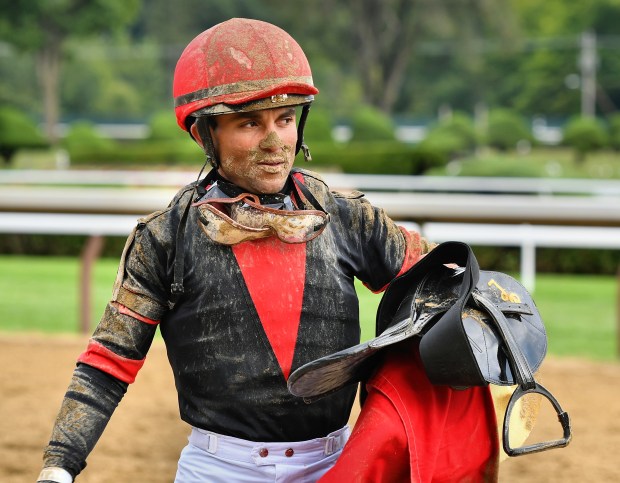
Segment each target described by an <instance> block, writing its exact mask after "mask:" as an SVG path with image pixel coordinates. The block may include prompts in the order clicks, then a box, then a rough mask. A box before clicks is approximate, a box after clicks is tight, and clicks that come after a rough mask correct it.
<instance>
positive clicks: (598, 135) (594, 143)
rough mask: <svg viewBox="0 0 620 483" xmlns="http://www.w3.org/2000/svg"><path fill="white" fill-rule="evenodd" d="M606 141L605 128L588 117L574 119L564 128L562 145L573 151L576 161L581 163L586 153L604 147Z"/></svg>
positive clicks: (597, 121) (596, 120)
mask: <svg viewBox="0 0 620 483" xmlns="http://www.w3.org/2000/svg"><path fill="white" fill-rule="evenodd" d="M607 141H608V136H607V131H606V129H605V126H604V125H603V124H602V123H601V122H600V121H599V120H598V119H594V118H590V117H574V118H572V119H571V120H570V121H569V122H568V123H567V124H566V126H565V128H564V140H563V142H564V144H565V145H566V146H570V147H572V148H573V149H574V150H575V156H576V159H577V160H578V161H583V160H584V159H585V157H586V155H587V154H588V153H591V152H592V151H597V150H599V149H601V148H603V147H605V146H606V144H607Z"/></svg>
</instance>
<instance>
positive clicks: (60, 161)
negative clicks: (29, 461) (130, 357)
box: [0, 0, 620, 358]
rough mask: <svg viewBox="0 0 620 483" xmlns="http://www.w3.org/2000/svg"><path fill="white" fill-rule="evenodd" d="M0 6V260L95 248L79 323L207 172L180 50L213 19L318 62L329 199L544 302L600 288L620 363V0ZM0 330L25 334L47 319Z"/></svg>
mask: <svg viewBox="0 0 620 483" xmlns="http://www.w3.org/2000/svg"><path fill="white" fill-rule="evenodd" d="M0 6H1V11H2V16H1V17H0V158H1V161H0V166H1V168H2V169H0V215H2V216H1V217H0V220H4V222H3V223H4V225H0V254H5V255H7V256H8V258H4V259H3V260H4V263H15V258H11V256H13V257H14V256H18V255H21V256H30V257H31V256H44V257H48V258H49V256H50V255H53V256H55V257H61V256H66V257H69V258H70V259H71V260H72V261H73V262H75V263H77V262H78V260H77V259H76V257H77V256H78V255H81V256H82V260H81V264H80V265H79V268H78V269H79V270H81V271H82V272H81V283H82V285H81V286H82V287H85V288H83V289H82V292H81V293H80V292H77V293H76V294H75V298H76V301H75V302H72V304H73V305H75V304H77V305H80V304H81V305H84V306H83V307H81V308H80V309H79V314H76V312H78V311H73V312H71V315H70V316H68V317H65V318H64V320H66V319H67V318H68V319H70V320H72V321H74V320H75V318H76V317H79V318H81V319H82V329H83V330H84V331H85V332H88V331H89V330H90V328H91V320H90V319H91V318H93V319H94V320H95V321H96V318H97V317H98V315H96V316H95V315H91V312H92V313H93V314H98V313H99V311H100V309H101V305H100V303H97V302H95V304H94V308H91V295H92V296H93V297H96V293H95V294H94V295H93V293H94V292H96V290H97V289H96V286H95V288H92V287H91V286H90V284H91V281H92V280H91V279H92V277H94V276H96V273H95V275H93V270H95V269H97V267H99V265H97V264H95V263H94V261H95V260H97V259H98V258H99V257H103V260H104V261H103V263H105V261H106V259H110V260H112V262H111V264H112V265H114V264H115V263H116V260H118V257H119V256H120V253H121V250H122V247H123V244H124V240H125V236H126V234H127V233H129V231H130V230H131V227H132V225H133V224H134V223H135V219H136V218H137V217H138V216H140V215H144V214H146V213H149V212H151V211H154V210H156V209H160V208H161V207H163V206H165V205H166V204H167V203H168V200H169V199H171V196H173V194H174V192H175V191H176V190H177V189H178V188H179V187H180V186H183V185H184V184H186V183H188V182H191V181H192V180H193V179H195V176H196V175H197V171H198V169H199V167H200V165H201V164H202V161H203V160H202V153H201V151H200V150H199V149H198V148H197V147H196V145H195V144H194V143H193V141H191V140H190V138H189V136H188V135H187V134H186V133H184V132H183V131H181V130H180V129H179V128H178V127H177V126H176V122H175V118H174V112H173V107H172V96H171V83H172V75H173V71H174V67H175V64H176V60H177V59H178V57H179V55H180V53H181V52H182V50H183V48H184V47H185V45H186V44H187V43H188V42H189V41H190V40H191V39H192V38H193V37H194V36H195V35H197V34H198V33H200V32H202V31H203V30H205V29H207V28H209V27H210V26H212V25H214V24H216V23H218V22H221V21H224V20H226V19H228V18H231V17H252V18H257V19H263V20H266V21H269V22H272V23H275V24H277V25H279V26H281V27H282V28H284V29H285V30H287V31H289V32H290V33H291V34H292V35H293V37H295V38H296V39H297V40H298V41H299V43H300V44H301V45H302V47H303V48H304V50H305V51H306V53H307V56H308V57H309V59H310V63H311V65H312V69H313V74H314V79H315V84H316V85H317V86H318V88H319V89H320V94H319V95H318V96H317V99H316V101H315V103H314V104H313V107H312V110H311V115H310V118H309V122H308V125H307V128H306V140H307V142H308V144H309V145H310V147H311V150H312V155H313V161H312V163H311V165H309V166H310V167H311V169H314V170H317V171H320V172H322V173H324V175H325V176H326V178H327V179H328V181H330V182H331V184H332V186H333V187H334V188H337V189H338V188H342V189H353V188H357V189H361V190H363V191H365V192H367V194H368V197H369V198H370V199H371V201H375V202H376V203H377V204H379V205H381V206H384V207H385V208H386V210H387V211H388V213H389V214H390V215H392V216H393V217H394V218H395V219H397V220H399V221H401V222H402V223H405V224H409V225H408V226H411V227H413V228H416V229H419V230H420V231H422V232H423V233H424V234H425V235H426V236H427V237H429V238H431V239H433V240H435V241H443V240H444V239H460V240H463V241H467V242H470V243H471V244H474V245H476V250H477V251H476V253H477V255H478V257H479V258H480V264H481V266H482V267H483V268H487V269H498V270H503V271H510V272H514V273H518V274H519V275H520V277H521V280H522V281H523V282H524V284H525V285H526V286H527V287H528V288H529V289H530V290H532V291H533V290H535V289H536V290H538V291H539V292H540V291H541V290H542V291H544V290H545V279H544V278H543V279H541V278H540V277H541V274H552V275H553V276H558V275H571V276H573V275H583V276H596V277H603V278H598V279H597V280H599V281H600V283H602V284H603V286H602V287H599V286H598V285H596V288H595V289H593V295H591V296H590V295H587V296H584V297H583V298H585V299H592V300H595V302H593V303H594V304H595V306H597V307H599V308H600V307H605V309H606V312H605V313H604V314H602V315H601V317H600V318H599V319H600V320H602V322H601V321H599V324H598V325H597V327H599V329H597V330H599V332H597V334H598V338H599V339H600V342H601V344H602V345H603V346H604V347H605V349H604V351H602V353H603V354H605V357H607V358H608V357H613V356H614V355H615V353H616V347H615V346H616V337H614V331H615V330H614V327H615V325H616V318H617V317H616V315H615V312H616V303H615V294H614V290H615V287H616V281H615V279H616V273H617V271H618V267H619V265H620V251H619V250H618V248H620V232H619V231H618V230H620V228H618V227H619V226H620V203H618V201H619V200H620V181H619V179H620V157H619V155H618V154H619V153H618V150H620V112H619V111H618V108H619V107H620V33H619V32H617V25H620V2H619V1H618V0H592V1H590V2H581V3H575V2H572V1H570V0H550V1H547V2H544V3H543V4H541V3H540V2H537V1H534V0H501V1H500V0H467V1H465V0H409V1H406V0H385V1H379V0H363V1H361V0H350V1H336V0H315V1H307V2H301V3H299V2H284V1H276V0H254V1H245V0H230V1H226V2H221V1H211V0H181V1H178V2H168V1H165V0H107V1H105V2H103V1H88V2H84V1H79V0H63V1H54V2H48V1H42V0H11V1H8V0H1V1H0ZM300 163H302V161H298V164H300ZM42 213H43V214H46V217H45V218H40V217H37V216H38V215H40V214H42ZM68 214H73V215H78V214H81V215H88V216H87V217H86V218H75V217H74V218H67V217H66V215H68ZM94 214H96V215H115V216H116V218H105V219H104V218H101V217H100V218H97V217H95V218H93V215H94ZM52 215H55V216H56V218H54V217H53V216H52ZM121 215H124V216H125V218H122V216H121ZM59 216H61V217H60V218H59ZM62 216H64V218H63V217H62ZM31 260H36V263H35V268H33V270H34V271H35V272H36V270H37V269H40V267H41V266H42V265H41V263H42V262H41V260H39V259H35V258H25V260H24V261H20V262H19V266H22V267H23V266H25V265H24V264H26V263H27V262H28V261H31ZM47 261H48V262H49V260H47ZM8 270H9V269H8V268H6V269H5V270H4V273H5V274H6V273H9V271H8ZM25 273H26V270H22V275H23V276H25V275H24V274H25ZM109 273H112V270H110V272H109ZM111 276H112V275H111ZM34 277H35V278H36V279H38V280H39V281H40V282H41V283H42V282H43V281H44V280H45V279H46V278H45V277H43V276H42V277H36V274H35V275H34ZM2 279H3V280H4V283H5V284H6V286H7V287H6V290H8V291H10V290H16V289H15V287H17V286H16V285H15V283H14V281H10V280H9V278H7V277H4V276H3V277H2ZM69 279H71V277H69ZM28 280H29V279H28ZM571 282H573V283H575V284H576V286H578V287H583V286H588V287H594V285H592V283H587V284H584V283H582V282H583V279H575V278H571V279H569V280H568V281H564V282H563V283H562V284H560V285H562V286H566V284H567V283H571ZM24 283H29V282H24ZM550 286H551V287H552V288H551V289H550V290H551V291H552V292H553V290H554V289H555V288H556V287H558V286H559V284H558V283H557V281H556V280H555V279H553V280H552V281H551V282H550ZM71 292H72V293H73V292H74V290H72V291H71ZM101 292H102V293H103V294H107V292H108V286H107V285H105V288H104V289H101ZM9 293H10V292H9ZM600 294H605V295H604V296H605V297H607V298H605V299H604V302H600V301H599V300H598V299H597V295H600ZM102 297H104V300H105V297H107V295H102ZM562 298H563V301H564V302H565V301H566V300H574V297H570V296H562ZM5 300H10V298H6V299H5ZM95 300H96V299H95ZM543 303H546V302H545V301H544V300H543ZM555 303H556V305H557V306H562V305H563V304H562V303H560V301H557V302H555ZM64 305H67V304H64ZM0 309H2V310H4V313H5V314H6V313H7V311H9V313H11V314H12V313H13V312H10V311H12V310H15V309H14V308H11V307H6V306H5V307H4V308H2V305H0ZM71 310H73V309H71ZM575 310H579V307H578V308H573V307H570V308H569V309H568V313H575V312H574V311H575ZM583 310H585V309H583ZM368 313H369V317H368V324H370V325H372V321H373V320H374V309H369V310H368ZM552 317H553V316H552ZM5 319H7V320H10V322H4V323H5V325H7V324H8V325H9V326H10V327H13V326H14V327H16V328H20V327H23V328H27V327H30V326H32V327H35V328H40V329H42V330H48V328H49V327H50V325H51V326H55V325H54V324H50V323H49V321H47V320H45V321H41V323H40V324H36V323H34V322H33V321H32V320H28V321H27V322H26V321H23V320H21V319H23V317H18V316H16V315H12V316H6V317H5ZM11 324H12V325H11ZM76 325H77V324H74V323H73V322H69V323H66V322H63V325H62V326H63V328H64V330H73V329H74V328H75V326H76ZM369 330H372V329H369ZM558 330H560V331H561V330H562V329H558ZM571 330H572V329H571ZM588 330H591V328H589V329H588ZM567 332H568V331H567ZM552 347H554V346H553V345H552ZM570 347H571V348H564V349H560V348H559V349H558V350H559V351H560V352H571V351H572V350H573V349H574V347H573V346H572V345H571V346H570ZM584 350H585V351H586V352H588V353H592V354H595V355H600V354H601V350H600V349H599V348H596V349H592V350H587V349H584Z"/></svg>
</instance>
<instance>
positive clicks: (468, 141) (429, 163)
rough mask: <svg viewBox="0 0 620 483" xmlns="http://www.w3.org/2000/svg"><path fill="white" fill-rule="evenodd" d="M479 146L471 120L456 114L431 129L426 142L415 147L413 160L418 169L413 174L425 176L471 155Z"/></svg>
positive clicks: (463, 115) (425, 139)
mask: <svg viewBox="0 0 620 483" xmlns="http://www.w3.org/2000/svg"><path fill="white" fill-rule="evenodd" d="M477 144H478V136H477V134H476V129H475V127H474V124H473V121H472V120H471V118H470V117H469V116H467V115H466V114H462V113H454V114H453V115H452V116H450V117H449V118H447V119H445V120H442V121H440V122H439V123H438V124H436V125H435V126H433V127H431V129H430V131H429V132H428V134H427V135H426V137H425V138H424V140H422V141H421V142H420V143H419V144H418V145H417V146H416V147H415V150H414V153H413V158H414V166H416V167H417V169H416V170H415V171H413V172H412V174H423V173H425V172H426V171H428V170H429V169H433V168H437V167H440V166H445V165H446V164H447V163H448V162H449V161H451V160H453V159H456V158H459V157H463V156H466V155H469V154H471V153H472V152H473V150H474V149H475V148H476V146H477Z"/></svg>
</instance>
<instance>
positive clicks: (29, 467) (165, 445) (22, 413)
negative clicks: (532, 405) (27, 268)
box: [0, 334, 620, 483]
mask: <svg viewBox="0 0 620 483" xmlns="http://www.w3.org/2000/svg"><path fill="white" fill-rule="evenodd" d="M85 343H86V339H84V338H79V337H53V338H50V337H44V336H24V335H8V334H0V364H1V367H2V368H3V370H2V372H1V373H0V387H1V394H2V397H1V399H0V481H2V482H4V483H22V482H29V483H33V482H34V481H35V479H36V476H37V474H38V472H39V470H40V464H41V453H42V449H43V447H44V446H45V444H46V442H47V439H48V438H49V434H50V431H51V426H52V422H53V420H54V417H55V415H56V411H57V410H58V408H59V404H60V401H61V399H62V396H63V394H64V391H65V388H66V386H67V384H68V381H69V378H70V375H71V371H72V368H73V366H74V361H75V359H76V357H77V355H78V354H79V353H80V352H81V351H82V349H83V347H85ZM544 383H545V385H546V386H547V387H548V388H549V389H550V390H551V391H552V392H553V393H554V394H555V395H556V397H557V398H558V399H559V400H560V402H561V403H562V404H563V406H564V408H565V409H566V410H567V411H568V412H569V413H570V415H571V418H572V420H573V429H574V440H573V442H572V443H571V444H570V446H569V447H568V448H566V449H560V450H553V451H548V452H545V453H539V454H535V455H531V456H525V457H520V458H512V459H510V460H508V461H506V462H504V463H502V465H501V471H500V475H501V478H500V481H502V482H504V481H506V482H512V481H515V482H517V481H527V482H563V483H565V482H586V481H587V482H590V481H592V482H612V481H620V463H618V453H619V452H620V400H619V397H618V396H620V364H599V363H593V362H589V361H583V360H572V359H555V358H551V357H549V358H547V361H546V362H545V365H544ZM542 416H544V417H541V418H540V419H539V423H538V424H537V428H536V431H539V432H540V433H541V434H543V435H547V436H551V437H558V436H559V433H560V431H559V425H558V424H557V421H555V420H554V419H553V417H552V416H550V415H548V414H547V413H544V412H543V414H542ZM546 416H549V417H546ZM187 432H188V428H187V427H186V425H185V424H184V423H182V422H181V421H180V420H179V417H178V411H177V407H176V395H175V391H174V384H173V380H172V375H171V372H170V369H169V367H168V365H167V360H166V355H165V350H164V347H163V344H161V343H156V344H154V346H153V348H152V350H151V353H150V354H149V357H148V359H147V362H146V364H145V366H144V368H143V370H142V372H141V373H140V375H139V376H138V379H137V381H136V383H135V384H134V385H133V386H132V387H131V388H130V389H129V392H128V393H127V395H126V396H125V399H124V401H123V402H122V403H121V405H120V407H119V409H118V410H117V412H116V414H115V415H114V417H113V418H112V421H111V422H110V425H109V427H108V428H107V430H106V432H105V433H104V435H103V437H102V439H101V441H100V442H99V444H98V445H97V447H96V449H95V451H94V452H93V454H92V455H91V457H90V459H89V465H88V467H87V468H86V470H85V471H84V472H83V473H82V475H81V476H80V477H79V478H78V481H79V482H83V483H89V482H90V483H93V482H115V483H116V482H121V483H122V482H143V481H149V482H152V483H156V482H170V481H172V480H173V478H174V473H175V470H176V461H177V457H178V454H179V452H180V450H181V448H182V447H183V446H184V445H185V443H186V435H187Z"/></svg>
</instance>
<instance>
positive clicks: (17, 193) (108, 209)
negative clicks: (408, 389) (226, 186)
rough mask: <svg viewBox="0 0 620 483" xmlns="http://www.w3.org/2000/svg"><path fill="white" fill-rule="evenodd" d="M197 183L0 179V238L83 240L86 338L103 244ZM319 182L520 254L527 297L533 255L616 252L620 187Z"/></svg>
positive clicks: (80, 177)
mask: <svg viewBox="0 0 620 483" xmlns="http://www.w3.org/2000/svg"><path fill="white" fill-rule="evenodd" d="M195 176H196V173H195V172H144V171H77V172H76V171H17V170H0V233H21V234H48V235H62V234H80V235H86V236H88V237H89V239H88V242H87V243H86V245H85V247H84V250H83V253H82V260H81V263H82V274H81V278H82V283H81V294H80V295H81V297H80V300H81V303H82V307H81V309H80V311H81V321H80V323H81V328H82V330H83V331H85V332H89V331H90V320H89V313H90V273H91V270H92V264H93V263H94V261H95V260H96V258H97V256H98V254H99V251H100V250H101V245H102V242H103V238H104V237H106V236H122V237H125V236H127V235H128V234H129V233H130V231H131V230H132V228H133V227H134V226H135V225H136V222H137V219H138V218H140V217H141V216H143V215H144V214H147V213H150V212H152V211H155V210H158V209H161V208H162V207H164V206H166V205H167V204H168V202H169V201H170V199H171V198H172V196H173V195H174V193H175V192H176V190H177V189H178V188H179V187H180V186H183V185H185V184H187V183H189V182H191V181H192V180H194V179H195ZM324 177H325V179H326V180H327V182H328V183H329V184H330V186H332V187H333V188H334V189H340V190H349V189H359V190H362V191H364V192H366V193H367V197H368V198H369V200H370V201H371V202H373V203H374V204H376V205H377V206H381V207H383V208H384V209H385V210H386V212H387V213H388V214H389V215H390V216H391V217H392V218H394V219H396V220H403V221H401V224H404V225H405V226H409V227H412V228H416V229H418V230H419V231H420V232H421V233H422V234H423V235H424V236H425V237H426V238H428V239H429V240H431V241H434V242H442V241H447V240H459V241H463V242H466V243H469V244H471V245H484V246H506V247H518V248H520V255H521V257H520V272H521V275H520V277H521V281H522V283H523V284H524V285H525V286H526V287H527V288H528V289H529V290H532V291H533V290H534V289H535V281H536V249H537V248H538V247H555V248H608V249H620V181H617V180H614V181H612V180H609V181H605V180H566V179H513V178H434V177H417V176H369V175H342V174H325V175H324ZM3 185H4V186H3ZM112 186H113V188H112ZM406 220H416V222H417V223H413V222H411V221H406ZM619 303H620V301H619ZM618 310H619V312H620V307H619V309H618ZM618 324H619V327H620V314H618ZM619 334H620V330H619ZM619 345H620V343H619Z"/></svg>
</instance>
